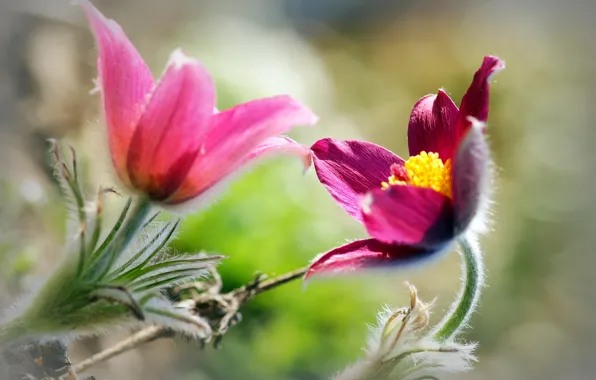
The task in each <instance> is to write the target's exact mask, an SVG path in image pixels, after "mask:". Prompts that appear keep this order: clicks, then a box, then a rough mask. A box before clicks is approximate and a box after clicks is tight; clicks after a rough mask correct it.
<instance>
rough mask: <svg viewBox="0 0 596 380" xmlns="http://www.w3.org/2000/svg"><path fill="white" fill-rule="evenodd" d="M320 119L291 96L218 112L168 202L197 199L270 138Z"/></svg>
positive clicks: (277, 97) (261, 100)
mask: <svg viewBox="0 0 596 380" xmlns="http://www.w3.org/2000/svg"><path fill="white" fill-rule="evenodd" d="M317 120H318V118H317V116H315V115H314V114H313V113H312V111H310V110H309V109H308V108H306V107H305V106H303V105H302V104H300V103H299V102H298V101H296V100H294V99H292V98H291V97H289V96H276V97H272V98H266V99H260V100H255V101H251V102H248V103H244V104H240V105H238V106H236V107H234V108H232V109H229V110H225V111H221V112H219V113H218V114H216V115H214V116H213V124H212V126H211V128H210V130H209V132H208V134H207V136H206V140H205V145H204V146H203V147H202V148H201V152H200V154H199V156H198V157H197V159H196V160H195V162H194V163H193V166H192V169H191V171H190V173H189V175H188V176H187V178H186V180H185V181H184V182H183V184H182V186H181V187H180V188H179V189H178V191H176V193H175V194H174V195H173V196H172V197H171V198H170V199H169V200H168V202H169V203H180V202H184V201H186V200H188V199H190V198H193V197H196V196H197V195H199V194H200V193H202V192H204V191H205V190H207V189H208V188H210V187H211V186H213V185H214V184H215V183H217V182H218V181H219V180H221V179H222V178H224V177H226V176H227V175H229V174H230V173H231V172H232V171H234V170H236V169H237V168H238V167H239V166H240V165H241V164H242V163H244V162H245V161H246V160H247V157H248V156H250V154H251V153H254V152H255V150H258V149H261V148H262V147H261V148H258V147H259V144H262V143H264V142H266V141H267V139H268V138H269V137H272V136H275V135H279V134H282V133H285V132H287V131H289V130H290V129H291V128H292V127H294V126H298V125H313V124H315V123H316V122H317ZM261 150H262V149H261Z"/></svg>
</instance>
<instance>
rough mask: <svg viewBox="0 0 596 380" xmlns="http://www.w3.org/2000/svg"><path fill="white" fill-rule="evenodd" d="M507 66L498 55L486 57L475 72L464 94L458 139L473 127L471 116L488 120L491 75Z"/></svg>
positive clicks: (459, 116) (483, 120)
mask: <svg viewBox="0 0 596 380" xmlns="http://www.w3.org/2000/svg"><path fill="white" fill-rule="evenodd" d="M504 68H505V62H503V61H501V60H500V59H499V58H497V57H493V56H487V57H484V61H483V62H482V66H480V68H479V69H478V71H476V74H474V79H473V80H472V84H470V87H469V88H468V91H467V92H466V94H465V95H464V97H463V98H462V101H461V105H460V107H459V115H458V118H457V128H456V130H457V141H461V139H462V138H463V137H464V136H466V134H467V133H468V130H469V129H470V127H471V125H472V124H471V123H470V121H469V119H468V117H469V116H472V117H474V118H476V119H477V120H479V121H481V122H483V123H486V121H487V120H488V106H489V89H490V86H489V83H488V81H489V80H490V78H491V76H492V75H493V74H495V73H497V72H499V71H501V70H503V69H504Z"/></svg>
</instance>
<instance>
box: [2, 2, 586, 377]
mask: <svg viewBox="0 0 596 380" xmlns="http://www.w3.org/2000/svg"><path fill="white" fill-rule="evenodd" d="M1 1H2V2H1V3H0V4H1V5H0V160H1V161H0V260H1V263H2V264H1V265H0V279H1V282H2V284H1V286H0V300H1V304H2V305H3V306H7V305H9V304H10V301H11V300H13V299H14V297H16V296H17V295H18V294H20V292H22V291H23V290H24V289H26V288H27V287H28V286H30V285H31V284H32V283H34V282H35V281H38V279H39V278H41V277H42V276H43V275H44V274H46V273H48V271H49V270H50V269H51V267H52V265H53V264H54V263H56V261H57V259H58V257H59V255H60V254H61V244H62V243H63V241H64V238H65V228H64V225H65V219H66V213H65V210H64V207H63V204H62V202H61V200H60V194H59V191H58V189H57V187H56V186H55V185H54V183H53V181H52V179H51V175H50V171H49V169H48V166H47V157H46V148H47V145H46V139H47V138H50V137H55V138H60V139H64V140H66V141H68V142H70V143H72V144H73V145H75V146H76V147H77V149H78V150H79V154H80V156H81V160H83V162H84V165H83V166H84V170H85V173H86V175H87V177H88V182H89V186H90V189H93V188H94V186H98V185H99V184H103V185H111V184H114V183H115V182H114V180H113V177H111V175H110V172H109V165H108V164H106V162H107V159H106V151H105V149H104V148H103V135H102V124H101V120H100V116H99V112H98V110H99V98H98V96H97V95H90V94H89V91H90V90H91V89H92V88H93V82H92V80H93V78H94V77H95V75H96V73H95V59H96V51H95V48H94V45H93V39H92V37H91V34H90V32H89V30H88V28H87V26H86V24H85V21H84V19H83V16H82V12H81V11H80V9H78V8H77V7H74V6H72V5H70V4H69V2H68V0H44V1H42V0H15V1H13V2H12V3H10V0H1ZM94 3H95V4H96V6H97V7H98V8H99V9H100V10H101V11H103V12H104V13H105V14H106V15H107V16H108V17H111V18H114V19H116V20H117V22H118V23H119V24H120V25H122V27H123V28H124V30H125V31H126V33H127V34H128V36H129V37H130V39H131V40H132V41H133V43H134V44H135V45H136V46H137V48H138V49H139V51H140V52H141V54H142V55H143V57H144V58H145V59H146V60H147V62H148V64H149V65H150V67H151V68H152V69H153V71H154V72H155V73H156V74H159V73H160V72H161V70H162V68H163V66H164V64H165V62H166V61H167V59H168V55H169V53H170V52H171V51H172V50H173V49H175V48H176V47H179V46H181V47H183V49H184V50H185V51H186V52H187V53H188V54H189V55H193V56H196V57H198V58H199V59H201V60H202V61H203V62H204V63H205V65H206V66H207V67H208V69H209V70H210V71H211V73H212V74H213V76H214V77H215V79H216V83H217V89H218V94H219V95H218V97H219V101H218V105H219V107H220V108H226V107H228V106H231V105H234V104H237V103H239V102H242V101H246V100H249V99H253V98H257V97H263V96H269V95H275V94H279V93H288V94H291V95H292V96H294V97H296V98H298V99H300V100H302V101H303V102H304V103H306V104H308V105H309V106H310V107H311V108H312V109H314V110H315V112H316V113H317V114H319V115H320V117H321V121H320V123H319V125H318V126H317V127H316V128H309V129H306V128H303V129H300V130H295V132H294V133H293V134H292V136H293V137H294V138H295V139H297V140H299V141H300V142H302V143H304V144H307V145H309V144H311V143H313V142H314V141H316V140H317V139H318V138H321V137H326V136H332V137H335V138H339V139H347V138H357V139H366V140H369V141H373V142H376V143H379V144H382V145H384V146H386V147H388V148H389V149H391V150H393V151H394V152H396V153H398V154H401V155H404V156H405V155H407V141H406V128H407V122H408V117H409V112H410V110H411V107H412V105H413V104H414V102H415V101H416V100H417V99H418V98H420V97H421V96H423V95H425V94H427V93H432V92H435V91H436V90H437V89H438V88H444V89H446V91H447V92H448V93H449V94H450V95H451V96H452V97H453V99H454V100H455V101H456V103H459V99H461V96H462V95H463V93H464V92H465V90H466V88H467V86H468V84H469V82H470V80H471V78H472V75H473V73H474V71H475V70H476V69H477V67H478V66H479V64H480V62H481V60H482V57H483V56H484V55H487V54H494V55H498V56H500V57H501V58H503V59H504V60H505V61H506V62H507V69H506V70H505V71H504V72H502V73H500V74H499V75H498V76H496V77H495V78H494V79H493V82H492V91H493V92H492V99H491V111H490V118H489V130H488V131H489V132H488V134H489V136H490V140H491V146H492V148H493V152H494V160H495V162H496V166H497V178H496V181H495V189H494V207H493V215H492V220H493V223H492V230H491V231H490V233H488V234H487V236H485V237H484V238H483V239H482V245H483V247H484V250H485V252H486V260H487V266H488V287H487V288H486V291H485V295H484V298H483V301H482V305H481V307H480V309H479V312H478V313H477V314H476V315H475V316H474V318H473V320H472V322H471V325H472V328H471V329H469V331H468V332H467V334H466V339H469V340H475V341H479V342H480V343H481V346H480V349H479V351H478V354H479V359H480V361H479V363H478V364H477V365H476V369H475V371H473V372H471V373H468V374H465V375H460V376H457V378H458V379H512V380H515V379H524V380H528V379H593V378H596V360H594V359H595V358H596V322H594V312H595V310H596V291H595V290H594V289H595V287H596V276H594V269H593V268H594V266H595V265H596V253H595V252H593V251H594V246H595V245H596V224H595V223H594V218H595V217H596V202H594V201H593V198H594V194H595V193H596V181H595V180H594V178H595V175H596V170H595V168H596V166H595V165H594V161H595V158H596V149H595V148H594V146H595V145H596V128H595V126H594V125H593V120H592V117H591V111H593V110H594V105H593V103H594V99H593V88H594V75H593V66H594V58H596V54H595V53H596V42H594V41H595V40H594V38H593V36H594V35H595V33H596V23H595V22H594V15H596V3H595V2H594V1H592V0H572V1H567V2H563V1H556V0H522V1H518V0H483V1H472V0H470V1H463V0H462V1H438V0H435V1H432V0H417V1H413V0H404V1H397V0H395V1H390V0H245V1H243V0H176V1H174V0H172V1H169V2H166V1H161V0H126V1H124V0H97V1H95V2H94ZM100 142H101V143H100ZM112 203H114V204H113V205H110V207H113V208H114V209H116V208H117V207H118V204H117V201H113V202H112ZM362 236H365V232H364V231H363V229H362V227H361V226H359V225H358V224H357V223H356V222H354V221H353V220H352V219H351V218H350V217H349V216H348V215H347V214H345V213H344V212H343V211H342V210H341V209H340V208H339V207H338V206H337V205H336V204H335V203H334V202H333V200H332V199H331V198H330V197H329V195H328V194H327V193H326V191H325V190H324V189H323V188H322V187H321V186H320V185H319V184H318V182H317V180H316V176H315V175H314V173H313V172H312V171H311V172H309V173H307V174H306V175H303V174H302V172H301V168H300V164H299V163H298V162H296V161H294V160H292V159H291V158H279V159H272V160H268V161H266V162H264V163H262V165H260V166H259V167H257V168H255V169H254V170H253V171H251V172H250V173H249V174H247V175H245V176H243V177H242V179H240V180H238V181H237V182H235V183H234V184H233V185H232V186H231V188H230V189H229V190H228V191H227V192H226V193H225V195H223V196H222V197H221V198H220V199H219V200H218V201H217V202H216V203H215V204H214V205H213V206H212V207H211V208H209V209H208V210H207V211H206V212H202V213H198V214H195V215H190V216H189V217H187V218H186V220H185V222H184V225H183V230H182V233H181V234H180V236H179V237H178V239H177V240H176V242H175V247H176V248H177V249H179V250H181V251H187V250H193V251H196V250H200V249H205V250H210V251H217V252H220V253H222V254H225V255H228V256H229V257H230V258H229V259H228V260H226V261H225V263H224V264H223V265H222V266H221V267H220V270H221V273H222V276H223V278H224V282H225V287H226V288H227V289H232V288H234V287H236V286H239V285H241V284H243V283H245V282H247V281H249V280H250V279H252V278H253V277H254V275H255V274H256V273H257V272H264V273H269V274H275V273H277V274H281V273H283V272H285V271H289V270H292V269H295V268H297V267H300V266H303V265H305V264H307V263H308V261H309V260H311V259H312V258H313V257H314V256H315V255H316V254H318V253H320V252H322V251H325V250H327V249H329V248H331V247H334V246H336V245H338V244H341V243H342V242H344V241H346V240H347V239H354V238H357V237H362ZM458 265H459V264H458V260H457V255H456V254H450V255H448V256H447V257H445V258H444V259H442V260H440V261H438V262H435V263H432V264H430V265H427V266H425V267H423V268H420V269H418V270H413V271H406V272H404V271H400V272H388V273H383V274H379V273H373V274H367V275H360V276H356V277H340V278H332V279H325V280H320V281H314V282H312V283H311V284H309V286H308V287H307V288H306V289H305V290H303V289H302V284H300V283H298V282H296V283H293V284H289V285H286V286H284V287H283V288H279V289H277V290H274V291H271V292H269V293H266V294H263V295H262V296H259V297H258V298H257V299H255V300H254V301H253V302H252V303H250V304H249V305H248V306H247V307H246V308H245V309H244V312H243V314H244V321H243V322H242V323H241V324H240V325H238V326H237V327H234V328H233V329H232V330H230V332H229V333H228V335H227V336H226V337H225V339H224V341H223V347H222V348H221V349H219V350H214V349H212V348H206V349H205V350H200V349H199V347H198V346H196V345H193V344H190V343H185V342H172V341H166V340H164V341H157V342H154V343H151V344H149V345H147V346H145V347H143V348H142V349H139V350H136V351H133V352H129V353H127V354H125V355H122V356H120V357H118V358H116V359H113V360H111V361H110V362H108V363H105V364H102V365H98V366H97V367H94V368H93V369H92V370H91V371H89V373H90V374H93V375H95V376H96V377H97V378H98V379H150V380H151V379H183V380H223V379H225V380H227V379H245V380H251V379H259V380H273V379H276V380H299V379H300V380H302V379H313V380H315V379H329V378H330V377H331V376H332V375H333V373H335V372H336V371H339V370H341V369H342V368H344V367H345V366H346V365H348V364H349V363H350V362H353V361H354V360H356V359H357V358H358V357H359V356H360V355H361V353H362V351H361V348H362V347H363V346H364V344H365V339H366V332H367V324H368V323H373V322H374V320H375V314H376V312H377V311H378V310H379V309H380V307H381V306H382V305H383V304H384V303H389V304H392V305H395V306H402V305H405V304H407V296H408V295H407V292H406V289H405V288H404V287H403V285H402V282H403V281H405V280H410V281H412V282H413V283H414V284H415V285H416V286H417V287H418V288H419V289H420V293H421V296H422V297H423V298H424V299H427V300H430V299H432V298H434V297H438V301H437V306H436V307H435V309H434V317H435V318H438V317H440V316H441V315H442V313H443V312H444V310H445V309H446V308H447V307H448V305H449V303H450V302H451V300H452V299H453V297H454V295H455V293H456V291H457V289H458V286H459V277H460V273H459V267H458ZM125 336H126V334H125V333H124V332H118V333H115V334H110V335H108V336H100V337H95V338H90V339H85V340H82V341H79V342H77V343H76V344H74V345H72V346H71V359H72V360H73V361H74V362H76V361H78V360H82V359H83V358H85V357H87V356H89V355H91V354H92V353H93V352H96V351H98V350H100V349H101V348H104V347H108V346H110V345H111V344H113V343H115V342H117V341H118V340H119V339H122V338H123V337H125Z"/></svg>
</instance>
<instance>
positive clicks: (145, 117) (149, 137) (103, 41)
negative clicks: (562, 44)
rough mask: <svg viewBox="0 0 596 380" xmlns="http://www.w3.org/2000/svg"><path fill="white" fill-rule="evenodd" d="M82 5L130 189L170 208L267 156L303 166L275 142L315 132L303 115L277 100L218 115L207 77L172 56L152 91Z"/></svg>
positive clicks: (114, 147)
mask: <svg viewBox="0 0 596 380" xmlns="http://www.w3.org/2000/svg"><path fill="white" fill-rule="evenodd" d="M81 3H82V6H83V8H84V10H85V13H86V14H87V17H88V19H89V22H90V24H91V27H92V29H93V31H94V34H95V37H96V40H97V44H98V50H99V59H98V70H99V85H100V89H101V93H102V98H103V105H104V111H105V117H106V122H107V130H108V141H109V146H110V153H111V156H112V162H113V164H114V167H115V169H116V172H117V174H118V176H119V178H120V179H121V180H122V182H123V183H124V184H125V185H126V186H127V187H128V188H129V189H131V190H133V191H135V192H137V193H141V194H143V195H144V196H146V197H149V198H150V199H151V200H153V201H155V202H160V203H162V204H165V205H176V204H180V203H182V202H186V201H188V200H190V199H193V198H197V197H199V196H201V195H203V194H204V193H205V192H206V191H207V190H209V189H211V188H212V187H213V186H214V185H216V184H217V183H219V182H220V181H221V180H222V179H224V178H226V177H228V176H229V175H230V174H231V173H233V172H234V171H236V170H237V169H238V168H239V167H240V166H242V165H243V164H246V163H247V162H248V161H251V160H253V159H256V158H258V157H260V156H262V155H264V154H266V153H268V152H271V151H285V152H289V153H292V154H295V155H297V156H299V157H300V158H302V159H303V160H304V163H305V164H306V165H307V167H308V166H309V165H310V160H311V158H310V157H311V155H310V150H309V149H308V148H306V147H303V146H301V145H299V144H297V143H295V142H294V141H292V140H291V139H289V138H287V137H282V136H277V135H279V134H283V133H285V132H287V131H289V130H290V129H291V128H292V127H293V126H296V125H313V124H315V123H316V121H317V117H316V116H315V115H314V114H313V113H312V112H311V111H310V110H309V109H308V108H306V107H304V106H303V105H302V104H300V103H299V102H297V101H295V100H293V99H292V98H290V97H288V96H277V97H272V98H267V99H260V100H255V101H251V102H247V103H244V104H240V105H238V106H236V107H234V108H232V109H228V110H225V111H221V112H218V111H217V110H216V109H215V90H214V87H213V81H212V79H211V77H210V75H209V74H208V73H207V71H206V70H205V68H204V67H203V66H202V65H201V64H200V63H199V62H198V61H196V60H194V59H192V58H189V57H186V56H185V55H184V54H183V53H182V52H181V51H179V50H177V51H175V52H174V53H173V54H172V55H171V58H170V62H169V63H168V65H167V67H166V69H165V72H164V74H163V75H162V77H161V79H160V80H159V82H158V83H154V79H153V76H152V74H151V72H150V71H149V68H148V67H147V65H146V64H145V62H144V61H143V59H142V58H141V56H140V55H139V53H138V52H137V50H136V49H135V48H134V46H133V45H132V43H131V42H130V41H129V40H128V38H127V37H126V35H125V34H124V32H123V31H122V29H121V28H120V26H118V24H116V23H115V22H114V21H113V20H108V19H106V18H105V17H104V16H103V15H102V14H101V13H100V12H99V11H98V10H97V9H96V8H95V7H94V6H93V5H92V4H91V3H89V2H88V1H86V0H83V1H81ZM214 110H215V111H214Z"/></svg>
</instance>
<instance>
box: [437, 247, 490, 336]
mask: <svg viewBox="0 0 596 380" xmlns="http://www.w3.org/2000/svg"><path fill="white" fill-rule="evenodd" d="M459 244H460V246H461V252H460V254H461V257H462V260H463V261H462V266H463V268H464V270H465V273H466V274H465V280H464V283H463V287H462V290H461V293H460V296H459V297H458V299H457V300H456V301H455V302H454V303H453V306H452V307H451V310H450V312H449V313H448V314H447V315H446V316H445V318H443V320H442V321H441V322H440V323H439V324H438V325H437V327H436V328H435V330H434V331H433V333H432V335H433V337H434V338H435V339H436V340H437V341H439V342H446V341H448V340H450V339H451V338H453V337H454V336H455V335H456V334H457V333H458V332H459V331H460V330H461V329H462V328H463V327H464V326H465V325H466V323H468V321H469V320H470V317H471V315H472V314H473V313H474V311H475V309H476V306H477V305H478V300H479V298H480V293H481V292H482V286H483V285H484V284H483V282H484V264H483V261H482V253H481V252H480V249H479V248H478V247H477V246H476V244H474V243H472V242H471V241H470V239H469V238H466V237H462V238H460V239H459Z"/></svg>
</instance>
